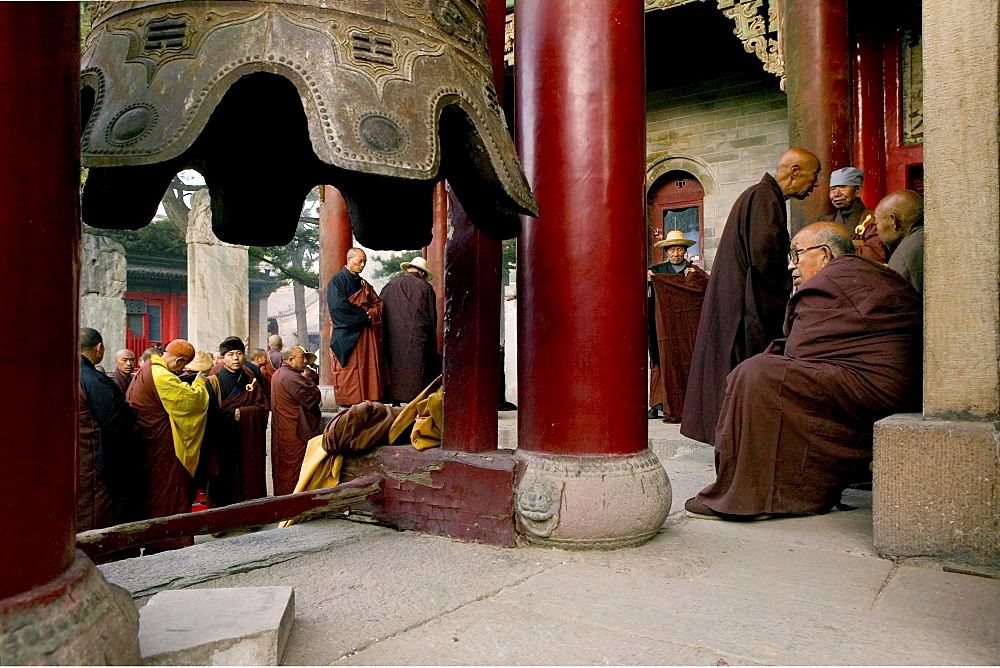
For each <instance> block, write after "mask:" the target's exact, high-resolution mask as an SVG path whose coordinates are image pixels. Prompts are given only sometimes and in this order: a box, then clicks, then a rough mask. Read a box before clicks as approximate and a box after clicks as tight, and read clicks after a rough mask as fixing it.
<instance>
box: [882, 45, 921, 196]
mask: <svg viewBox="0 0 1000 668" xmlns="http://www.w3.org/2000/svg"><path fill="white" fill-rule="evenodd" d="M903 31H904V28H901V27H896V28H895V29H894V30H892V34H891V36H890V37H889V38H888V39H887V40H886V42H885V45H884V47H883V53H884V54H885V61H884V65H883V67H884V69H885V162H886V165H885V187H886V190H887V191H888V192H893V191H895V190H904V189H910V188H911V187H912V186H913V185H914V184H913V183H912V181H911V179H910V175H909V173H908V171H909V168H910V167H914V166H922V165H923V164H924V145H923V144H913V145H910V146H907V145H905V144H903V126H902V119H901V115H902V97H901V96H902V92H903V91H902V81H901V63H900V56H901V53H900V49H901V47H902V38H903ZM921 180H922V178H921Z"/></svg>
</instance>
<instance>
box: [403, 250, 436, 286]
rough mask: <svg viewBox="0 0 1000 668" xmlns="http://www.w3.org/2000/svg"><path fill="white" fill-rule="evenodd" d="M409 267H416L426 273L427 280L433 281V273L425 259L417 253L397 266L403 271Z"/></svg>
mask: <svg viewBox="0 0 1000 668" xmlns="http://www.w3.org/2000/svg"><path fill="white" fill-rule="evenodd" d="M410 267H416V268H417V269H419V270H420V271H422V272H424V273H425V274H427V280H428V281H433V280H434V274H432V273H431V271H430V269H428V268H427V260H425V259H424V258H422V257H420V256H419V255H418V256H417V257H415V258H413V259H412V260H410V261H409V262H403V263H402V264H400V265H399V268H400V269H402V270H403V271H406V270H407V269H409V268H410Z"/></svg>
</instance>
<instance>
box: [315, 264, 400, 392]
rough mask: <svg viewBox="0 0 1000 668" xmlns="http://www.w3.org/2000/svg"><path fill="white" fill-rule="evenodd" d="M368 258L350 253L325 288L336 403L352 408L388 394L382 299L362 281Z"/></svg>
mask: <svg viewBox="0 0 1000 668" xmlns="http://www.w3.org/2000/svg"><path fill="white" fill-rule="evenodd" d="M367 262H368V257H367V256H366V255H365V252H364V251H363V250H362V249H360V248H352V249H351V250H350V251H348V253H347V264H346V265H345V266H344V268H343V269H341V270H340V272H338V273H336V274H334V275H333V277H332V278H331V279H330V282H329V283H327V286H326V300H327V306H328V307H329V310H330V320H331V322H332V323H333V331H332V332H331V333H330V349H331V350H332V351H333V355H332V356H331V360H330V362H331V364H330V366H331V368H332V369H333V388H334V394H335V395H336V397H337V402H338V403H339V404H340V405H341V406H350V405H352V404H357V403H360V402H362V401H379V400H380V399H381V398H382V394H383V393H384V392H385V385H386V380H387V375H388V374H387V371H386V369H385V359H384V357H383V354H382V300H381V299H380V298H379V296H378V294H377V293H376V292H375V288H373V287H372V286H371V284H370V283H368V281H366V280H365V279H363V278H361V271H362V270H363V269H364V268H365V264H366V263H367Z"/></svg>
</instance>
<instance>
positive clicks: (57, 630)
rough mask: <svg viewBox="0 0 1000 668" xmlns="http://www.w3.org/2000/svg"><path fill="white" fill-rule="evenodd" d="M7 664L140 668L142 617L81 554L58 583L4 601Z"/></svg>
mask: <svg viewBox="0 0 1000 668" xmlns="http://www.w3.org/2000/svg"><path fill="white" fill-rule="evenodd" d="M0 657H2V663H3V664H5V665H25V664H36V665H63V666H65V665H138V664H139V662H140V658H139V613H138V612H137V611H136V609H135V605H134V604H133V603H132V598H131V597H130V596H129V595H128V592H126V591H125V590H124V589H122V588H121V587H116V586H114V585H111V584H108V582H107V580H105V579H104V576H103V575H101V573H100V571H98V570H97V569H96V568H95V567H94V564H93V563H92V562H91V561H90V559H88V558H87V557H86V556H85V555H84V554H83V552H81V551H79V550H77V552H76V560H75V561H74V562H73V565H72V566H70V568H69V570H68V571H66V572H65V573H63V574H62V575H61V576H60V577H59V578H58V579H56V580H55V581H54V582H51V583H49V584H47V585H45V586H44V587H39V588H38V589H33V590H31V591H29V592H25V593H24V594H20V595H18V596H13V597H11V598H8V599H5V600H3V601H0Z"/></svg>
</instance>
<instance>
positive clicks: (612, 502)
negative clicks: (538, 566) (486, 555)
mask: <svg viewBox="0 0 1000 668" xmlns="http://www.w3.org/2000/svg"><path fill="white" fill-rule="evenodd" d="M515 457H516V458H517V460H518V464H519V466H518V468H519V474H518V482H517V490H516V493H515V501H514V506H515V513H516V515H517V529H518V531H519V532H520V533H521V535H522V536H523V537H524V538H525V539H526V540H527V541H528V542H529V543H532V544H534V545H545V546H548V547H559V548H564V549H580V550H588V549H604V550H610V549H616V548H620V547H630V546H633V545H639V544H641V543H644V542H646V541H647V540H649V539H650V538H652V537H653V536H654V535H655V534H656V532H657V531H658V530H659V529H660V527H661V526H662V525H663V522H664V520H666V519H667V515H668V514H669V512H670V503H671V500H672V499H671V490H670V480H669V479H668V478H667V473H666V471H664V470H663V466H661V465H660V462H659V460H658V459H657V458H656V455H654V454H653V453H652V452H650V451H649V450H642V451H641V452H638V453H636V454H633V455H587V456H566V455H543V454H537V453H531V452H524V451H520V450H519V451H517V453H516V454H515Z"/></svg>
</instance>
